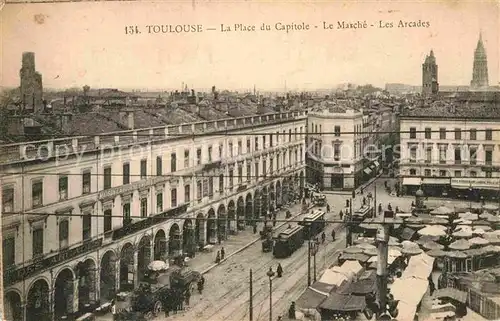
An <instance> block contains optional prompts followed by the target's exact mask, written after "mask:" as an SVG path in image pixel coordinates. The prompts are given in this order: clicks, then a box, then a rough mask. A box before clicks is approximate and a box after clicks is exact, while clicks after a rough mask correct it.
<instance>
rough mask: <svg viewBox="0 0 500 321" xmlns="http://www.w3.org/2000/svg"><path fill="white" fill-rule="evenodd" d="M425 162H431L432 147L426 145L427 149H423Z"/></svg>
mask: <svg viewBox="0 0 500 321" xmlns="http://www.w3.org/2000/svg"><path fill="white" fill-rule="evenodd" d="M425 162H426V163H431V162H432V147H427V149H426V150H425Z"/></svg>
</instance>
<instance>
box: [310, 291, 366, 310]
mask: <svg viewBox="0 0 500 321" xmlns="http://www.w3.org/2000/svg"><path fill="white" fill-rule="evenodd" d="M365 307H366V301H365V297H364V296H356V295H341V294H337V293H332V294H330V296H329V297H328V298H327V299H326V300H325V301H323V302H322V303H321V304H320V305H319V308H320V309H324V310H330V311H344V312H349V311H360V312H361V311H363V310H364V309H365Z"/></svg>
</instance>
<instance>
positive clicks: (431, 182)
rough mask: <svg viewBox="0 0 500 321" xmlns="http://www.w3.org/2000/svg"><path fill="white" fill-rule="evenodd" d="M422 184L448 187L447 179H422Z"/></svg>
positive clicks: (448, 181)
mask: <svg viewBox="0 0 500 321" xmlns="http://www.w3.org/2000/svg"><path fill="white" fill-rule="evenodd" d="M422 184H427V185H449V184H450V179H449V178H434V177H433V178H424V179H423V181H422Z"/></svg>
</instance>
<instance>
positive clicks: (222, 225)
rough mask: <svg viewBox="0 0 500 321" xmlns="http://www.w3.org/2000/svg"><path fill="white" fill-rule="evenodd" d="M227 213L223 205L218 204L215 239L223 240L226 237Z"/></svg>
mask: <svg viewBox="0 0 500 321" xmlns="http://www.w3.org/2000/svg"><path fill="white" fill-rule="evenodd" d="M227 224H228V223H227V212H226V207H225V206H224V204H220V205H219V207H218V208H217V231H218V233H217V239H218V240H225V239H226V236H227V228H226V227H227Z"/></svg>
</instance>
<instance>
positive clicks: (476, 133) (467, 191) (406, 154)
mask: <svg viewBox="0 0 500 321" xmlns="http://www.w3.org/2000/svg"><path fill="white" fill-rule="evenodd" d="M499 111H500V109H499V108H498V106H497V107H485V106H484V105H483V104H481V105H480V106H473V105H468V104H465V105H461V106H460V105H459V106H456V105H455V104H453V105H450V106H441V107H437V106H434V107H428V108H422V109H421V110H414V111H411V112H406V113H405V114H403V115H402V116H401V119H400V127H401V134H400V135H401V159H400V175H401V184H402V186H403V192H404V193H406V194H413V193H414V192H415V191H416V190H417V189H418V188H419V187H420V186H421V187H422V190H423V191H424V193H425V194H426V195H427V196H448V197H457V198H464V199H468V200H471V201H478V200H480V199H481V198H482V199H498V198H499V196H500V162H499V161H498V160H499V159H500V151H499V147H500V113H499Z"/></svg>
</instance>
